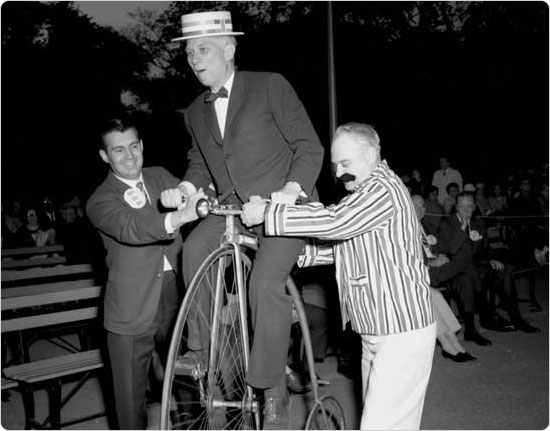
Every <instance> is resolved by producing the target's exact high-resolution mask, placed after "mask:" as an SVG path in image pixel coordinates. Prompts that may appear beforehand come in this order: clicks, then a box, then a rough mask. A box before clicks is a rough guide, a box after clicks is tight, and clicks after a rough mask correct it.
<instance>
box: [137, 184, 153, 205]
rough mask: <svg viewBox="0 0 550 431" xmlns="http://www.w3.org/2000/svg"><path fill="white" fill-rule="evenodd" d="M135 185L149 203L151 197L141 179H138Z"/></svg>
mask: <svg viewBox="0 0 550 431" xmlns="http://www.w3.org/2000/svg"><path fill="white" fill-rule="evenodd" d="M136 187H137V188H138V189H139V190H140V191H141V193H143V195H144V196H145V197H146V198H147V202H149V203H151V199H149V195H148V194H147V191H146V190H145V186H144V185H143V181H138V183H137V184H136Z"/></svg>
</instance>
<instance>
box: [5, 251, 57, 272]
mask: <svg viewBox="0 0 550 431" xmlns="http://www.w3.org/2000/svg"><path fill="white" fill-rule="evenodd" d="M64 253H65V250H64V248H63V246H62V245H51V246H46V247H22V248H12V249H4V250H2V270H4V269H15V268H29V267H38V266H52V265H60V264H65V263H66V262H67V259H66V257H65V255H64Z"/></svg>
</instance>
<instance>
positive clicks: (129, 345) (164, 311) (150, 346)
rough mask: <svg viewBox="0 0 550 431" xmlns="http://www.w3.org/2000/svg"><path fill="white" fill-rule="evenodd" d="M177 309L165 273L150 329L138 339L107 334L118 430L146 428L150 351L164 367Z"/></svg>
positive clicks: (173, 284) (175, 294) (173, 279)
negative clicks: (157, 356) (155, 354)
mask: <svg viewBox="0 0 550 431" xmlns="http://www.w3.org/2000/svg"><path fill="white" fill-rule="evenodd" d="M178 306H179V300H178V290H177V283H176V277H175V274H174V272H173V271H170V272H165V273H164V278H163V282H162V293H161V297H160V303H159V307H158V310H157V314H156V316H155V319H154V321H153V324H152V325H151V328H149V330H147V331H146V332H145V333H143V334H139V335H122V334H115V333H113V332H109V331H108V332H107V347H108V350H109V359H110V362H111V370H112V375H113V388H114V393H115V408H116V413H117V419H118V426H119V429H136V430H137V429H145V428H146V427H147V406H146V400H145V393H146V391H147V383H148V375H149V367H150V365H151V360H152V357H153V351H154V350H155V351H156V352H157V353H158V355H159V358H160V360H161V362H162V365H163V366H164V365H165V364H166V356H167V354H168V348H169V341H170V340H169V336H170V332H171V329H172V325H173V321H174V316H175V315H176V313H177V310H178Z"/></svg>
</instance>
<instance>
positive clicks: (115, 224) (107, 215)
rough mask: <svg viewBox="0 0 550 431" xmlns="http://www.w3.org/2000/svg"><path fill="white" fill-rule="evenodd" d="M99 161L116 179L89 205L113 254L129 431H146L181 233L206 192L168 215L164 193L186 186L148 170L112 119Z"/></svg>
mask: <svg viewBox="0 0 550 431" xmlns="http://www.w3.org/2000/svg"><path fill="white" fill-rule="evenodd" d="M101 142H102V148H101V149H100V150H99V154H100V156H101V158H102V160H103V161H104V162H105V163H107V164H109V166H110V172H109V174H108V175H107V178H106V179H105V181H104V182H103V183H102V184H101V185H100V186H99V187H98V188H97V189H96V190H95V192H94V193H93V194H92V196H91V197H90V199H89V200H88V202H87V205H86V210H87V214H88V216H89V218H90V220H91V222H92V223H93V225H94V226H95V227H96V229H97V230H98V231H99V233H100V235H101V238H102V240H103V244H104V246H105V249H106V250H107V257H106V263H107V268H108V271H109V273H108V281H107V285H106V289H105V298H104V326H105V328H106V329H107V346H108V350H109V359H110V364H111V369H112V374H113V387H114V392H115V407H116V412H117V418H118V425H119V427H120V428H121V429H145V427H146V426H147V410H146V400H145V392H146V389H147V378H148V371H149V367H150V363H151V360H152V357H153V352H154V351H155V350H156V352H157V353H158V354H159V357H160V358H161V361H165V359H166V354H167V351H168V349H167V346H166V342H165V341H166V340H167V336H168V335H169V331H170V328H171V326H172V322H173V318H174V316H175V314H176V312H177V307H178V304H179V301H178V289H177V283H176V280H177V277H176V273H179V272H180V271H179V265H178V260H179V253H180V251H181V245H182V240H181V236H180V233H179V228H180V226H182V225H183V224H185V223H188V222H190V221H193V220H196V219H197V215H196V210H195V204H196V201H197V200H198V199H199V198H200V197H202V196H204V195H203V193H202V191H201V190H199V192H197V193H196V194H195V195H194V196H193V197H192V198H191V199H190V200H189V201H188V202H187V204H186V205H185V206H183V205H182V206H181V208H180V209H179V210H177V211H170V212H168V211H167V210H166V209H163V208H162V207H161V206H160V202H159V196H160V193H161V192H162V190H164V189H166V188H169V187H174V186H176V185H177V184H178V182H179V181H178V180H177V178H176V177H174V176H173V175H171V174H170V173H169V172H168V171H167V170H165V169H164V168H161V167H151V168H145V169H142V166H143V142H142V141H141V139H140V138H139V135H138V131H137V129H136V127H135V126H134V125H133V124H132V123H130V122H127V121H126V120H121V119H112V120H109V121H108V122H107V123H106V124H105V126H104V128H103V129H102V132H101Z"/></svg>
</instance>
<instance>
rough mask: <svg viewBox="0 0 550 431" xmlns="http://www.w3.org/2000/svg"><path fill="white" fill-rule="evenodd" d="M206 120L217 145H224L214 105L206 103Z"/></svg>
mask: <svg viewBox="0 0 550 431" xmlns="http://www.w3.org/2000/svg"><path fill="white" fill-rule="evenodd" d="M203 113H204V118H205V120H206V125H207V126H208V129H210V133H211V134H212V137H213V138H214V141H215V142H216V144H218V145H221V144H222V135H221V133H220V126H219V125H218V120H217V118H216V111H215V109H214V103H206V102H205V103H204V110H203Z"/></svg>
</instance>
